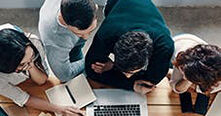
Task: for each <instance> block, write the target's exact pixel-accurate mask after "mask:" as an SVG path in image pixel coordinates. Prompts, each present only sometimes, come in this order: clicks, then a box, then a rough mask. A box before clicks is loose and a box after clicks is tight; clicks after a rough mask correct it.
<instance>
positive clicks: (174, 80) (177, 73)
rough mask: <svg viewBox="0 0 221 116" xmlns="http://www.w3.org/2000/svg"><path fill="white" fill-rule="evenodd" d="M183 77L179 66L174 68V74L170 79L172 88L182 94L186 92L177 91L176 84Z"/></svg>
mask: <svg viewBox="0 0 221 116" xmlns="http://www.w3.org/2000/svg"><path fill="white" fill-rule="evenodd" d="M182 79H183V75H182V73H181V72H180V71H179V70H178V69H177V68H174V69H173V73H172V76H171V80H170V86H171V87H172V89H173V91H174V92H175V93H178V94H181V93H184V92H185V91H177V90H176V84H177V83H178V82H179V81H181V80H182Z"/></svg>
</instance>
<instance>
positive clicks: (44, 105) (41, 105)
mask: <svg viewBox="0 0 221 116" xmlns="http://www.w3.org/2000/svg"><path fill="white" fill-rule="evenodd" d="M25 105H26V106H28V107H33V108H36V109H39V110H44V111H51V112H57V110H58V109H59V108H58V107H59V106H57V105H54V104H51V103H49V102H48V101H46V100H43V99H40V98H37V97H33V96H30V98H29V99H28V101H27V103H26V104H25Z"/></svg>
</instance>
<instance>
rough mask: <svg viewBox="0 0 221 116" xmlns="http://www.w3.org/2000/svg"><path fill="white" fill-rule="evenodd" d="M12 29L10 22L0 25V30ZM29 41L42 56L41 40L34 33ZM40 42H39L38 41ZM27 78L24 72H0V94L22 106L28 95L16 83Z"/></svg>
mask: <svg viewBox="0 0 221 116" xmlns="http://www.w3.org/2000/svg"><path fill="white" fill-rule="evenodd" d="M6 28H7V29H14V30H17V29H16V28H15V27H14V26H13V25H11V24H4V25H1V26H0V30H2V29H6ZM30 41H31V42H32V43H33V44H34V45H35V46H36V48H37V49H38V50H39V53H40V55H41V58H43V57H44V56H45V55H44V52H43V48H42V46H41V42H40V41H39V39H38V37H37V36H35V35H31V37H30ZM39 42H40V43H39ZM44 63H45V62H43V66H44V69H45V70H46V71H47V70H48V69H47V67H46V65H45V64H44ZM28 78H29V76H28V74H27V75H25V74H24V73H10V74H6V73H1V72H0V95H2V96H5V97H7V98H9V99H11V100H13V102H15V103H16V104H17V105H19V106H21V107H22V106H24V104H25V103H26V102H27V101H28V99H29V97H30V95H29V94H28V93H27V92H25V91H23V90H21V89H20V88H19V87H17V86H16V85H18V84H20V83H22V82H24V81H25V80H27V79H28Z"/></svg>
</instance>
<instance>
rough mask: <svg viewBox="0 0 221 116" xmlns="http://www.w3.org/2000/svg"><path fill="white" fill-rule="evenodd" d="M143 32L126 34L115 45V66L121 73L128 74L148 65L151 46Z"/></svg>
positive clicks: (150, 41) (147, 36) (149, 40)
mask: <svg viewBox="0 0 221 116" xmlns="http://www.w3.org/2000/svg"><path fill="white" fill-rule="evenodd" d="M152 43H153V42H152V40H151V39H150V37H149V35H148V34H146V33H144V32H127V33H126V34H124V35H122V36H121V37H120V39H119V40H118V41H117V42H116V43H115V46H114V54H115V66H116V67H117V68H118V69H119V70H120V71H122V72H129V71H134V70H137V69H140V68H142V67H144V66H146V65H148V62H149V58H150V57H151V55H152V50H153V45H152Z"/></svg>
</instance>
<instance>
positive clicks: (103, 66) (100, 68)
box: [91, 61, 114, 74]
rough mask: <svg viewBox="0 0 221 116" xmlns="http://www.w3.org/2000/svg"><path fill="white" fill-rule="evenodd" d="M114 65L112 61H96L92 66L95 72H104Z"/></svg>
mask: <svg viewBox="0 0 221 116" xmlns="http://www.w3.org/2000/svg"><path fill="white" fill-rule="evenodd" d="M113 66H114V64H113V62H111V61H109V62H106V63H100V62H96V63H95V64H92V65H91V68H92V69H93V70H94V72H96V73H99V74H101V73H103V72H106V71H109V70H111V69H112V68H113Z"/></svg>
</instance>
